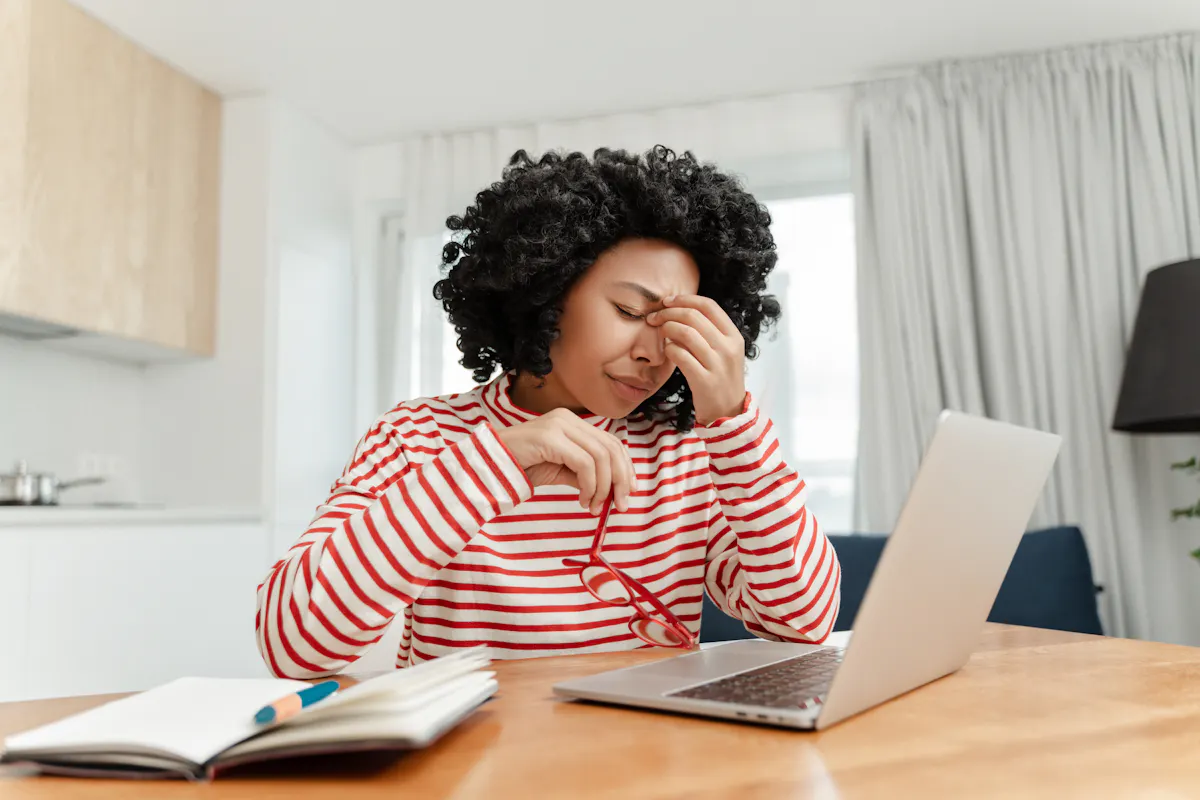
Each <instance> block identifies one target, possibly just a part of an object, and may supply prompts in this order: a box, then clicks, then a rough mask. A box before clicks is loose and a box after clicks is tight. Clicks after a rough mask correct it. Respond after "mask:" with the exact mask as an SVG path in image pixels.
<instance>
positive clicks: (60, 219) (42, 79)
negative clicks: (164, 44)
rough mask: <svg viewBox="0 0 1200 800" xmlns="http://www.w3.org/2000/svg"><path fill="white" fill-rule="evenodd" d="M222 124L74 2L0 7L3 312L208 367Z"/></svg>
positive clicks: (208, 104) (207, 97)
mask: <svg viewBox="0 0 1200 800" xmlns="http://www.w3.org/2000/svg"><path fill="white" fill-rule="evenodd" d="M220 126H221V103H220V99H219V98H218V97H217V96H216V95H214V94H213V93H212V92H210V91H208V90H207V89H205V88H204V87H202V86H201V85H199V84H198V83H197V82H196V81H194V80H192V79H191V78H189V77H187V76H185V75H183V74H182V73H180V72H178V71H177V70H175V69H173V68H172V67H170V66H169V65H167V64H165V63H164V62H162V61H161V60H159V59H157V58H155V57H154V56H152V55H150V54H149V53H147V52H145V51H143V50H142V49H140V48H139V47H137V46H136V45H134V44H133V43H131V42H130V41H128V40H126V39H125V38H123V37H121V36H120V35H118V34H116V33H115V32H113V31H112V30H110V29H109V28H107V27H106V26H105V25H103V24H102V23H100V22H99V21H97V20H95V19H93V18H92V17H90V16H88V15H87V14H86V13H84V12H83V11H81V10H80V9H78V8H76V7H75V6H72V5H70V4H69V3H67V2H66V1H65V0H4V2H2V3H0V314H3V315H4V316H5V318H12V319H14V320H16V321H20V322H26V321H32V322H34V323H41V324H44V325H45V326H46V330H55V331H58V330H62V331H65V332H68V333H70V332H75V331H80V332H86V333H90V334H101V335H102V336H104V337H108V338H111V339H113V340H114V341H117V342H120V341H126V342H130V343H134V344H138V343H140V344H145V345H150V346H151V347H150V348H141V349H140V350H139V349H138V348H132V349H131V351H138V352H141V351H145V352H156V349H161V350H162V351H163V352H164V353H165V354H184V355H186V354H195V355H201V356H204V355H211V354H212V353H213V349H214V343H215V320H216V290H217V236H218V230H217V216H218V180H219V174H218V173H219V155H220V154H219V147H220ZM2 327H4V326H3V324H0V328H2ZM34 330H35V331H40V330H42V329H41V328H38V327H35V328H34ZM93 349H94V348H93ZM115 352H117V353H118V354H119V353H120V349H119V348H117V350H116V351H115Z"/></svg>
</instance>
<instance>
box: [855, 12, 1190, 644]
mask: <svg viewBox="0 0 1200 800" xmlns="http://www.w3.org/2000/svg"><path fill="white" fill-rule="evenodd" d="M854 105H855V108H854V123H853V136H854V140H855V151H854V153H853V155H854V158H855V174H856V187H855V193H856V197H857V222H858V233H859V235H858V251H859V320H860V322H859V326H860V340H861V348H862V363H863V366H862V383H861V387H862V392H861V413H862V421H861V428H860V438H859V442H860V446H859V458H858V469H859V479H858V489H859V504H858V506H859V507H858V511H859V523H860V526H861V527H865V528H870V529H876V530H887V529H889V526H891V525H892V524H893V523H894V521H895V519H896V516H897V514H898V512H899V509H900V506H901V504H902V503H903V500H904V498H905V495H906V494H907V491H908V488H909V485H910V483H911V481H912V478H913V476H914V474H915V470H916V467H917V464H918V462H919V460H920V457H921V454H922V451H923V448H924V446H925V444H926V443H927V442H928V439H929V436H930V435H931V433H932V427H933V425H934V423H935V420H936V417H937V414H938V412H939V411H940V410H941V409H942V408H943V407H949V408H954V409H961V410H965V411H969V412H973V413H980V414H986V415H988V416H992V417H995V418H999V419H1003V420H1007V421H1011V422H1015V423H1018V424H1025V425H1031V426H1034V427H1038V428H1043V429H1047V430H1052V431H1056V432H1058V433H1060V434H1062V435H1063V436H1064V437H1065V441H1064V446H1063V450H1062V452H1061V455H1060V458H1059V461H1058V463H1057V465H1056V468H1055V471H1054V473H1053V476H1052V477H1051V480H1050V482H1049V485H1048V487H1047V490H1046V492H1045V494H1044V496H1043V499H1042V502H1041V503H1040V505H1039V507H1038V509H1037V511H1036V513H1035V515H1034V519H1033V523H1032V524H1033V525H1034V526H1040V525H1044V524H1052V523H1060V522H1061V523H1070V524H1078V525H1080V527H1081V528H1082V530H1083V532H1084V535H1085V537H1086V538H1087V542H1088V545H1089V550H1090V554H1091V558H1092V562H1093V567H1094V569H1095V571H1096V573H1097V577H1098V580H1099V581H1100V582H1101V583H1103V584H1104V585H1105V587H1106V589H1107V591H1106V592H1105V593H1104V594H1103V595H1102V615H1103V617H1104V621H1105V625H1106V630H1107V632H1109V633H1110V634H1114V635H1119V636H1122V635H1129V636H1135V637H1147V638H1165V639H1178V638H1188V637H1189V636H1194V635H1195V630H1194V628H1192V629H1190V630H1191V633H1189V632H1188V630H1187V629H1185V628H1184V627H1180V626H1181V625H1183V626H1186V625H1187V624H1188V623H1187V622H1186V621H1184V620H1181V619H1180V616H1181V615H1187V616H1191V615H1190V614H1188V613H1187V609H1186V608H1180V607H1179V603H1178V602H1177V601H1178V598H1179V597H1180V596H1181V595H1178V594H1176V595H1174V598H1175V601H1172V599H1171V596H1170V595H1169V594H1164V592H1167V591H1168V589H1169V588H1170V587H1169V586H1168V587H1167V588H1166V589H1164V588H1163V586H1162V585H1160V584H1172V583H1173V582H1175V581H1177V580H1183V579H1184V578H1181V577H1180V576H1181V575H1182V573H1180V572H1179V571H1178V569H1179V568H1178V565H1177V564H1175V563H1174V562H1172V561H1170V558H1171V555H1170V554H1171V552H1172V546H1171V544H1170V537H1171V536H1172V533H1173V532H1171V531H1168V530H1166V529H1165V526H1164V524H1163V519H1164V516H1165V514H1166V510H1167V508H1168V507H1169V505H1170V503H1169V500H1167V499H1165V498H1164V496H1163V491H1162V489H1163V486H1164V483H1163V481H1164V479H1165V477H1166V473H1167V464H1168V461H1169V458H1170V455H1169V453H1168V450H1170V448H1171V447H1175V446H1177V445H1172V444H1166V443H1163V442H1155V441H1152V440H1147V439H1134V438H1132V437H1128V436H1125V435H1122V434H1115V433H1112V432H1110V429H1109V428H1110V424H1111V420H1112V414H1113V409H1114V406H1115V403H1116V396H1117V389H1118V386H1119V382H1120V378H1121V371H1122V366H1123V360H1124V352H1125V347H1126V343H1127V341H1128V337H1129V335H1130V333H1131V330H1132V325H1133V321H1134V317H1135V314H1136V311H1137V302H1138V293H1139V288H1140V286H1141V282H1142V278H1143V276H1144V275H1145V273H1146V272H1147V271H1148V270H1150V269H1152V268H1154V267H1156V266H1159V265H1162V264H1164V263H1168V262H1170V261H1174V260H1177V259H1181V258H1184V257H1188V256H1195V255H1197V254H1198V253H1200V171H1198V169H1197V156H1198V153H1200V46H1198V40H1197V38H1196V37H1194V36H1191V35H1182V36H1172V37H1164V38H1156V39H1153V40H1145V41H1138V42H1129V43H1119V44H1113V45H1104V46H1091V47H1084V48H1074V49H1069V50H1063V51H1056V52H1050V53H1043V54H1035V55H1022V56H1018V57H1013V58H998V59H987V60H980V61H972V62H965V63H964V62H958V63H948V64H941V65H937V66H933V67H930V68H927V69H925V70H922V71H921V72H919V73H918V74H916V75H915V76H913V77H911V78H904V79H900V80H894V81H888V82H880V83H877V84H867V85H865V86H863V87H861V88H860V90H859V91H858V94H857V96H856V98H855V104H854ZM1185 450H1186V448H1185ZM1183 499H1184V500H1191V499H1192V498H1191V497H1190V496H1187V497H1184V498H1183ZM1174 535H1176V536H1178V533H1177V532H1175V533H1174ZM1176 541H1179V540H1178V539H1177V540H1176ZM1178 552H1179V553H1180V555H1178V556H1176V559H1179V560H1182V561H1186V560H1187V559H1186V549H1184V548H1183V547H1182V543H1181V542H1180V546H1179V548H1178ZM1197 579H1200V576H1197V577H1196V578H1195V579H1193V580H1197ZM1176 588H1178V587H1176ZM1171 614H1174V615H1175V620H1174V622H1175V623H1178V624H1176V625H1175V627H1173V628H1172V627H1171V620H1168V619H1166V618H1165V617H1166V616H1170V615H1171Z"/></svg>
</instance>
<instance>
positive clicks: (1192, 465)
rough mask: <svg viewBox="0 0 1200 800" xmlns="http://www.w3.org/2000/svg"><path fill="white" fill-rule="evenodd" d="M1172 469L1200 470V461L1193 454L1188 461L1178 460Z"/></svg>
mask: <svg viewBox="0 0 1200 800" xmlns="http://www.w3.org/2000/svg"><path fill="white" fill-rule="evenodd" d="M1171 469H1174V470H1183V471H1185V472H1200V461H1197V460H1196V457H1195V456H1192V457H1191V458H1189V459H1188V460H1187V461H1176V462H1175V463H1174V464H1172V465H1171Z"/></svg>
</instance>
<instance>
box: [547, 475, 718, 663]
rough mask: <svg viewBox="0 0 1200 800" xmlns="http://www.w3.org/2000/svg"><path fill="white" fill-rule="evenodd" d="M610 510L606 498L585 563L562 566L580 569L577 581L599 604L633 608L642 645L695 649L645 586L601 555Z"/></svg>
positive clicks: (631, 623) (631, 627)
mask: <svg viewBox="0 0 1200 800" xmlns="http://www.w3.org/2000/svg"><path fill="white" fill-rule="evenodd" d="M611 508H612V495H609V497H608V500H606V501H605V503H604V509H603V510H602V511H601V512H600V523H599V524H598V525H597V526H596V538H595V539H593V540H592V551H591V553H590V554H589V558H588V560H587V561H576V560H575V559H572V558H566V559H563V563H564V564H566V565H567V566H568V567H578V568H579V579H580V580H581V581H583V586H584V588H586V589H587V590H588V591H589V592H590V593H591V595H592V597H594V598H596V599H597V600H599V601H600V602H602V603H608V604H609V605H613V606H633V609H634V611H635V612H636V613H635V614H634V615H633V619H631V620H629V630H630V631H631V632H632V633H633V635H634V636H636V637H638V638H639V639H641V640H642V641H643V642H646V643H647V644H652V645H655V646H657V647H679V648H684V649H688V650H691V649H693V648H695V646H696V637H695V636H694V635H693V634H692V632H691V631H689V630H688V629H687V628H686V627H685V626H684V624H683V623H682V622H680V621H679V618H678V617H676V616H675V615H674V614H672V613H671V611H670V609H668V608H667V607H666V606H665V605H663V604H662V602H661V601H660V600H659V599H658V598H657V597H655V596H654V595H652V594H651V593H650V592H649V591H648V590H647V589H646V587H645V586H642V584H640V583H638V582H637V581H636V580H634V579H633V578H631V577H629V576H628V575H626V574H625V573H623V572H621V571H620V570H619V569H617V568H616V567H614V566H613V565H612V564H610V563H609V562H608V561H607V560H606V559H605V558H604V556H603V555H601V554H600V550H601V549H602V548H603V547H604V536H605V534H606V533H607V532H608V530H607V528H608V512H609V511H610V510H611ZM643 601H645V603H649V604H650V606H651V608H652V609H653V610H654V611H655V612H657V614H658V616H654V615H652V614H651V612H650V611H649V610H647V608H646V606H645V605H644V604H643Z"/></svg>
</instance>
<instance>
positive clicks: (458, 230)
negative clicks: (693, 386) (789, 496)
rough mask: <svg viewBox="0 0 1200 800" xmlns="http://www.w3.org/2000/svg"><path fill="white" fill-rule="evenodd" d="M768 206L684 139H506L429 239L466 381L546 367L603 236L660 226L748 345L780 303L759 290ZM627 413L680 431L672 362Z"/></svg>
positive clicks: (769, 256) (607, 240) (654, 231)
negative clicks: (470, 198)
mask: <svg viewBox="0 0 1200 800" xmlns="http://www.w3.org/2000/svg"><path fill="white" fill-rule="evenodd" d="M770 224H771V216H770V214H769V213H768V212H767V209H766V208H765V207H764V206H763V205H762V204H760V203H759V202H758V201H756V200H755V199H754V197H753V196H752V195H751V194H750V193H749V192H747V191H746V190H745V189H744V188H743V187H742V185H741V183H740V182H739V181H738V180H737V179H736V178H735V177H733V176H731V175H727V174H723V173H721V172H719V171H717V169H716V167H715V166H713V165H711V164H702V163H700V162H698V161H697V160H696V158H695V156H693V155H692V154H691V152H685V153H683V154H682V155H676V154H675V152H674V151H672V150H670V149H668V148H666V147H662V146H658V147H655V148H653V149H651V150H649V151H648V152H646V153H645V154H644V155H640V154H636V153H629V152H627V151H625V150H610V149H607V148H602V149H599V150H597V151H596V152H595V153H594V154H593V156H592V158H591V159H589V158H588V157H587V156H586V155H584V154H583V153H578V152H576V153H569V154H563V153H559V152H554V151H551V152H548V153H546V154H545V155H543V156H542V157H541V158H540V159H539V160H537V161H534V160H533V159H531V158H530V157H529V156H528V155H527V154H526V152H525V151H524V150H518V151H517V152H516V154H514V155H513V157H512V159H511V160H510V161H509V165H508V166H507V167H505V169H504V171H503V174H502V178H501V180H499V181H497V182H496V183H493V184H492V185H491V186H490V187H489V188H487V189H484V190H483V191H481V192H479V194H477V195H476V196H475V203H474V205H472V206H469V207H468V208H467V210H466V212H465V213H464V214H463V215H462V216H457V215H455V216H452V217H450V218H448V219H447V220H446V226H447V227H448V228H449V229H450V230H451V231H453V232H454V235H453V237H452V241H451V242H450V243H449V244H447V245H446V246H445V248H444V249H443V251H442V269H443V272H444V274H445V276H446V277H445V278H444V279H442V280H440V281H438V282H437V284H436V285H435V286H434V289H433V295H434V297H435V298H437V299H438V300H440V301H441V302H442V307H443V308H444V309H445V310H446V312H447V314H448V315H449V318H450V322H451V323H452V324H453V325H454V329H455V331H456V332H457V333H458V341H457V343H458V349H459V350H460V351H461V352H462V354H463V357H462V359H461V360H460V361H459V363H460V364H462V366H463V367H465V368H467V369H469V370H471V371H472V372H473V374H474V378H475V380H476V381H477V382H479V383H485V382H486V381H488V380H489V379H490V378H491V376H492V374H493V372H494V371H495V368H496V367H497V366H499V367H501V369H502V370H506V371H507V370H513V369H515V370H517V371H520V372H528V373H531V374H533V375H534V376H536V377H538V378H544V377H545V376H546V375H548V374H549V373H550V370H551V363H550V343H551V341H553V340H554V339H555V338H556V337H557V336H558V319H559V315H560V314H561V313H562V301H563V299H564V297H565V296H566V293H567V290H568V289H570V287H571V285H572V284H573V283H574V282H575V281H576V280H577V279H578V278H579V277H580V276H581V275H583V273H584V272H585V271H586V270H587V268H588V267H589V266H591V264H592V263H594V262H595V261H596V259H597V258H598V257H599V256H600V254H601V253H603V252H604V251H605V250H607V249H608V248H610V247H612V246H613V245H615V244H617V243H618V242H620V241H622V240H624V239H628V238H649V239H659V240H664V241H668V242H672V243H674V244H677V245H679V246H680V247H682V248H684V249H685V250H687V251H688V252H689V253H690V254H691V256H692V258H693V259H694V260H695V262H696V265H697V266H698V267H699V269H700V289H699V293H700V294H701V295H704V296H706V297H711V298H713V299H714V300H716V301H717V302H718V303H719V304H720V306H721V308H723V309H724V310H725V312H726V313H727V314H728V315H729V317H730V319H732V320H733V322H734V324H736V325H737V327H738V329H739V330H740V331H741V333H742V336H743V337H744V338H745V340H746V357H747V358H755V357H757V355H758V348H757V347H756V346H755V344H754V342H755V340H757V339H758V336H759V333H760V332H761V331H762V330H763V329H764V328H766V327H769V326H770V325H772V324H773V323H775V322H776V321H777V320H778V318H779V316H780V308H779V302H778V301H777V300H776V299H775V298H774V297H773V296H771V295H767V294H764V291H765V289H766V285H767V276H768V275H769V274H770V272H771V270H772V269H773V268H774V266H775V262H776V254H775V241H774V239H773V237H772V236H771V230H770ZM635 413H641V414H645V415H646V416H649V417H652V418H656V419H666V420H669V421H671V422H672V423H673V424H674V425H675V427H676V428H677V429H679V430H690V429H691V428H692V426H693V425H694V419H695V412H694V409H693V405H692V394H691V390H690V389H689V388H688V385H687V383H686V381H685V380H684V377H683V374H682V373H681V372H680V371H679V370H678V369H677V370H675V373H674V374H673V375H672V376H671V378H670V379H669V380H668V381H667V382H666V384H664V385H663V387H662V388H661V389H660V390H659V391H658V392H657V393H655V394H654V395H653V396H651V397H649V398H647V399H646V400H645V401H643V403H642V404H641V405H640V406H638V408H637V410H636V412H635Z"/></svg>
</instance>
